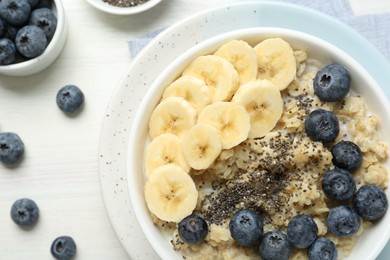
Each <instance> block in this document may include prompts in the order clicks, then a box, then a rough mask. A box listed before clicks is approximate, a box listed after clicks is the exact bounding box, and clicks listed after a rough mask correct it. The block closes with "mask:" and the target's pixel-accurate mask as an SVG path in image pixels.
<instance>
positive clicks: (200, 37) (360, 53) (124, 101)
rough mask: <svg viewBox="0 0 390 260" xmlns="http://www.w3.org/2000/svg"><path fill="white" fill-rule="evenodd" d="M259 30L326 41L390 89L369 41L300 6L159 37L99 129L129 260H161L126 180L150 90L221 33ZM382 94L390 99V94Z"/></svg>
mask: <svg viewBox="0 0 390 260" xmlns="http://www.w3.org/2000/svg"><path fill="white" fill-rule="evenodd" d="M259 26H270V27H281V28H289V29H294V30H298V31H302V32H306V33H310V34H312V35H314V36H318V37H320V38H322V39H325V40H327V41H328V42H330V43H332V44H334V45H336V46H338V47H339V48H341V49H342V50H344V51H345V52H347V53H348V54H350V55H351V56H353V57H354V58H355V59H356V60H357V61H358V62H360V63H361V64H362V65H363V67H364V68H365V69H366V70H368V72H369V73H370V74H371V75H372V76H373V77H374V79H375V80H376V81H377V82H378V83H379V85H380V86H389V85H390V73H389V71H390V66H389V63H388V61H387V60H386V59H385V58H384V57H383V55H382V54H381V53H380V52H379V51H378V50H377V49H376V48H374V47H373V46H372V44H371V43H370V42H369V41H368V40H367V39H365V38H363V37H362V36H361V35H360V34H358V33H357V32H356V31H354V30H353V29H351V28H350V27H349V26H347V25H345V24H344V23H341V22H339V21H338V20H336V19H334V18H332V17H330V16H328V15H324V14H323V13H320V12H318V11H315V10H312V9H309V8H305V7H302V6H299V5H294V4H286V3H282V2H276V1H273V2H267V1H262V2H244V3H238V4H232V5H224V6H220V7H217V8H215V9H212V10H208V11H205V12H202V13H198V14H195V15H192V16H191V17H189V18H187V19H185V20H183V21H181V22H179V23H177V24H175V25H173V26H171V27H169V28H168V29H166V30H165V31H163V32H162V33H160V34H159V35H158V36H157V37H156V38H155V39H154V40H153V41H152V42H151V43H150V44H149V45H148V46H147V47H146V48H144V49H143V50H142V51H141V52H140V53H139V54H138V55H137V57H136V58H135V59H134V61H133V62H132V65H131V66H130V67H129V69H128V71H127V73H126V74H125V75H124V76H123V78H122V79H121V80H120V82H119V84H118V86H117V88H116V90H115V92H114V93H113V96H112V98H111V100H110V103H109V104H108V107H107V110H106V116H105V118H104V120H103V123H102V129H101V138H100V146H99V179H100V186H101V191H102V196H103V200H104V204H105V207H106V211H107V214H108V217H109V219H110V221H111V224H112V227H113V229H114V231H115V233H116V234H117V236H118V239H119V240H120V242H121V243H122V246H123V247H124V249H125V250H126V252H127V253H128V254H129V256H130V258H131V259H159V256H158V255H157V254H156V253H155V252H154V250H153V248H152V247H151V245H150V244H149V242H148V241H147V239H146V238H145V236H144V234H143V232H142V230H141V228H140V227H139V225H138V223H137V221H136V218H135V215H134V211H133V208H132V206H131V203H130V197H129V194H128V188H127V177H126V162H127V157H126V152H127V146H128V135H129V130H130V127H131V125H132V122H133V118H134V114H135V111H136V110H137V108H138V106H139V104H140V102H141V100H142V99H143V97H144V95H145V93H146V91H147V89H148V87H149V86H150V85H151V83H152V82H153V81H154V80H155V79H156V78H157V76H158V75H159V74H160V72H161V71H162V70H163V69H165V68H166V67H167V66H168V65H169V64H170V63H171V62H172V61H173V60H174V59H175V58H176V57H177V56H179V55H180V54H181V53H183V52H184V51H186V50H187V49H189V48H191V47H193V46H195V45H196V44H198V43H200V42H202V41H204V40H206V39H208V38H210V37H212V36H215V35H217V34H220V33H223V32H228V31H232V30H236V29H242V28H250V27H259ZM318 28H321V29H320V30H319V29H318ZM172 46H174V47H173V48H172ZM383 90H384V91H385V94H386V96H387V97H390V89H389V88H384V89H383ZM385 259H390V243H388V245H387V246H386V248H385V249H384V250H383V251H382V253H381V254H380V255H379V256H378V258H377V260H385Z"/></svg>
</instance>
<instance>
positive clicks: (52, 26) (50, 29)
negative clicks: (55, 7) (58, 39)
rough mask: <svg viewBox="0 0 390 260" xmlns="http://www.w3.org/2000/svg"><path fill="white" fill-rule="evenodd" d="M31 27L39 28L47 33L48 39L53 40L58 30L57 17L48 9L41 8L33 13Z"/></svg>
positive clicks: (30, 21) (30, 20)
mask: <svg viewBox="0 0 390 260" xmlns="http://www.w3.org/2000/svg"><path fill="white" fill-rule="evenodd" d="M28 23H29V24H30V25H35V26H38V27H39V28H41V29H42V31H43V32H44V33H45V35H46V38H47V39H48V40H49V39H51V38H53V35H54V33H55V31H56V28H57V17H56V16H55V15H54V13H53V12H52V11H51V10H50V9H48V8H39V9H35V10H34V11H32V12H31V16H30V19H29V22H28Z"/></svg>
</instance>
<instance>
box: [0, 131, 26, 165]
mask: <svg viewBox="0 0 390 260" xmlns="http://www.w3.org/2000/svg"><path fill="white" fill-rule="evenodd" d="M23 153H24V144H23V142H22V139H20V137H19V135H17V134H15V133H12V132H2V133H0V161H1V162H3V163H5V164H9V165H11V164H15V163H17V162H18V161H19V160H20V159H21V158H22V156H23Z"/></svg>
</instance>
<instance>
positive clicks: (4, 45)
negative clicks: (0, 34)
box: [0, 38, 16, 65]
mask: <svg viewBox="0 0 390 260" xmlns="http://www.w3.org/2000/svg"><path fill="white" fill-rule="evenodd" d="M15 55H16V48H15V45H14V43H13V42H12V41H11V40H10V39H7V38H1V39H0V65H9V64H12V63H14V61H15Z"/></svg>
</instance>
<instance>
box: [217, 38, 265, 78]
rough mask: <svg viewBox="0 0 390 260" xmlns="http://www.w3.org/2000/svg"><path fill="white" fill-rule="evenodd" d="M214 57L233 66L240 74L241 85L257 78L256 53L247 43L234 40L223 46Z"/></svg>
mask: <svg viewBox="0 0 390 260" xmlns="http://www.w3.org/2000/svg"><path fill="white" fill-rule="evenodd" d="M214 55H217V56H220V57H222V58H224V59H226V60H228V61H229V62H230V63H232V64H233V66H234V68H235V69H236V71H237V72H238V77H239V78H240V84H244V83H246V82H248V81H251V80H255V79H256V78H257V70H258V67H257V57H256V52H255V51H254V50H253V48H252V46H250V45H249V44H248V43H247V42H245V41H242V40H232V41H230V42H228V43H226V44H224V45H222V46H221V47H220V48H219V49H218V50H217V51H216V52H215V53H214Z"/></svg>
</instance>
